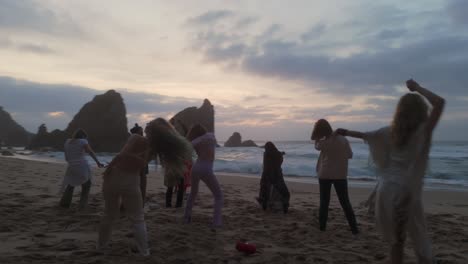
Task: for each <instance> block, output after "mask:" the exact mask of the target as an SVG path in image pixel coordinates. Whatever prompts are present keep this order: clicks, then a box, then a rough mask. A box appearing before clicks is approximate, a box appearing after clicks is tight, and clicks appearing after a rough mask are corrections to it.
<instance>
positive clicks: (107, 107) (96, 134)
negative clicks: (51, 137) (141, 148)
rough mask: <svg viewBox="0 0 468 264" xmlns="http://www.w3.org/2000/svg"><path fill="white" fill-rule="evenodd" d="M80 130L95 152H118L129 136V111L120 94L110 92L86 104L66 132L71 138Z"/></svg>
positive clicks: (97, 96)
mask: <svg viewBox="0 0 468 264" xmlns="http://www.w3.org/2000/svg"><path fill="white" fill-rule="evenodd" d="M78 128H82V129H84V130H85V131H86V133H87V134H88V140H89V143H90V144H91V146H92V148H93V149H94V150H95V151H98V152H118V151H119V150H120V149H121V148H122V146H123V145H124V144H125V142H126V141H127V138H128V136H129V134H128V130H127V110H126V109H125V104H124V101H123V98H122V96H121V95H120V93H118V92H116V91H114V90H109V91H107V92H106V93H104V94H101V95H96V96H95V97H94V99H93V100H92V101H91V102H88V103H86V104H85V105H84V106H83V107H82V108H81V110H80V111H79V112H78V114H76V115H75V117H73V119H72V121H71V122H70V124H68V127H67V128H66V129H65V132H66V133H67V135H70V136H71V135H72V134H73V132H75V130H76V129H78Z"/></svg>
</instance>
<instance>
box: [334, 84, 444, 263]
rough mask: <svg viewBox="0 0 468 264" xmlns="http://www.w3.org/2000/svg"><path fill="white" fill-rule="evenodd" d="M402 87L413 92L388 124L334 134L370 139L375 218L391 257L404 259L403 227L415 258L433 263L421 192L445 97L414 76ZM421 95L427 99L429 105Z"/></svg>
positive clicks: (405, 97) (396, 261)
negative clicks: (374, 183) (374, 182)
mask: <svg viewBox="0 0 468 264" xmlns="http://www.w3.org/2000/svg"><path fill="white" fill-rule="evenodd" d="M406 86H407V87H408V89H409V90H410V91H411V92H416V93H408V94H405V95H404V96H402V97H401V98H400V101H399V102H398V105H397V108H396V111H395V115H394V117H393V122H392V124H391V125H390V126H388V127H383V128H381V129H378V130H376V131H372V132H367V133H362V132H357V131H349V130H346V129H338V130H337V133H338V134H341V135H344V136H350V137H355V138H362V139H364V140H365V141H366V142H367V143H368V144H369V148H370V152H371V156H372V158H373V161H374V162H375V164H376V167H377V170H376V172H377V176H378V183H377V187H376V200H375V214H376V222H377V227H378V229H379V230H380V232H381V233H382V234H383V237H384V239H386V240H387V241H388V242H389V243H390V245H391V250H390V258H391V262H392V263H402V262H403V248H404V243H405V240H406V233H407V232H408V234H409V236H410V238H411V240H413V244H414V250H415V253H416V256H417V259H418V263H433V261H434V259H433V256H432V249H431V244H430V240H429V237H428V235H427V231H426V223H425V219H424V210H423V204H422V200H421V196H422V188H423V184H424V182H423V179H424V175H425V173H426V168H427V161H428V159H429V150H430V146H431V140H432V133H433V131H434V128H435V127H436V125H437V123H438V122H439V119H440V117H441V115H442V112H443V109H444V105H445V100H444V99H443V98H442V97H440V96H438V95H436V94H434V93H433V92H431V91H429V90H427V89H426V88H423V87H421V86H420V85H419V84H418V83H417V82H415V81H413V80H408V81H407V82H406ZM421 95H422V96H421ZM423 97H425V98H426V99H427V101H429V103H430V104H431V106H432V110H429V108H428V105H427V103H426V102H425V101H424V99H423Z"/></svg>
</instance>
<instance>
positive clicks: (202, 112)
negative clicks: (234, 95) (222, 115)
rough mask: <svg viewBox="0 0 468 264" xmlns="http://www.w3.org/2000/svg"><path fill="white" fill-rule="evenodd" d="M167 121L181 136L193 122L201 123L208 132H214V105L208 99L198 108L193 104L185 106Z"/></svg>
mask: <svg viewBox="0 0 468 264" xmlns="http://www.w3.org/2000/svg"><path fill="white" fill-rule="evenodd" d="M169 122H170V123H171V124H172V125H173V126H174V128H175V129H176V130H177V131H178V132H179V133H180V134H181V135H183V136H185V135H186V134H187V133H188V131H189V130H190V128H191V127H192V126H193V125H195V124H201V125H202V126H204V127H205V128H206V129H207V130H208V132H214V107H213V105H212V104H211V102H210V101H209V100H208V99H205V100H204V101H203V104H202V106H200V107H199V108H197V107H195V106H193V107H188V108H185V109H184V110H182V111H180V112H179V113H177V114H176V115H175V116H174V117H172V118H171V119H170V120H169Z"/></svg>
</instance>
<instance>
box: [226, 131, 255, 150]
mask: <svg viewBox="0 0 468 264" xmlns="http://www.w3.org/2000/svg"><path fill="white" fill-rule="evenodd" d="M224 146H225V147H257V144H255V142H254V141H253V140H250V139H249V140H246V141H242V136H241V134H240V133H239V132H234V133H232V136H230V137H229V139H228V140H227V141H226V142H225V143H224Z"/></svg>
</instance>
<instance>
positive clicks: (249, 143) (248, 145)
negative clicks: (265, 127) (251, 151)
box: [241, 139, 258, 147]
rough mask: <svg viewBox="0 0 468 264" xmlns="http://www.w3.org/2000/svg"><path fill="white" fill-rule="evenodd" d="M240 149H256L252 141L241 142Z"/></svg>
mask: <svg viewBox="0 0 468 264" xmlns="http://www.w3.org/2000/svg"><path fill="white" fill-rule="evenodd" d="M241 147H258V146H257V144H255V142H254V141H253V140H250V139H249V140H246V141H242V143H241Z"/></svg>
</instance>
